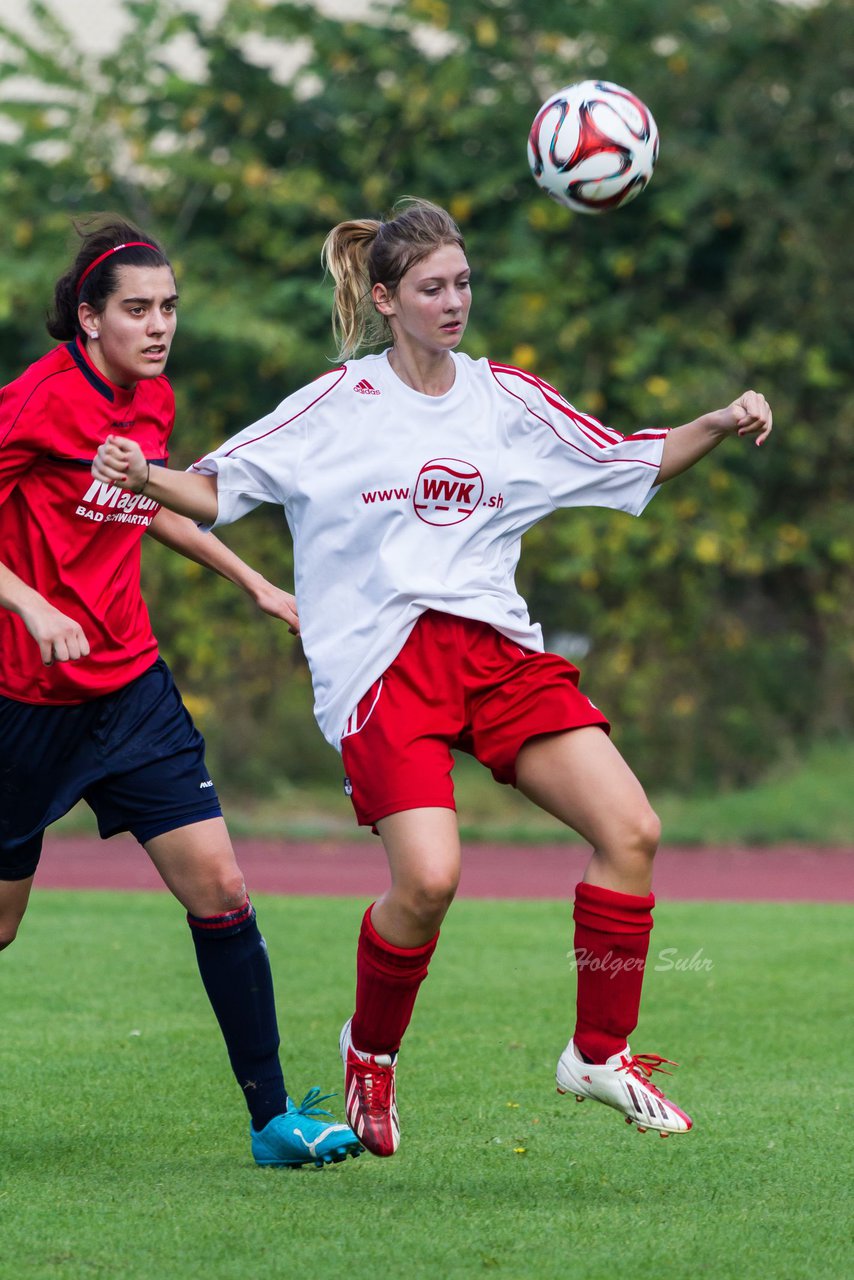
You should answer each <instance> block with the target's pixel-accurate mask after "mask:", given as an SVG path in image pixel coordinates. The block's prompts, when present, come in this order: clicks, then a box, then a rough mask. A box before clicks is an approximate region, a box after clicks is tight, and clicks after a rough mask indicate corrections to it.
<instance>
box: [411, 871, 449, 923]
mask: <svg viewBox="0 0 854 1280" xmlns="http://www.w3.org/2000/svg"><path fill="white" fill-rule="evenodd" d="M458 883H459V875H458V874H456V873H454V874H450V873H448V874H441V873H437V874H436V875H434V876H430V877H429V878H424V879H420V880H418V881H417V882H416V883H414V884H409V885H407V886H406V887H405V889H404V890H403V891H402V892H399V893H398V897H399V900H400V905H401V906H402V907H403V909H404V910H405V911H406V913H407V914H408V915H409V916H410V918H411V919H412V921H413V923H416V924H418V925H419V926H420V927H422V928H425V929H430V930H432V931H434V932H435V930H436V929H438V928H439V925H440V924H441V923H442V921H443V920H444V918H445V916H446V915H447V912H448V908H449V907H450V905H451V903H452V902H453V900H454V895H455V894H456V892H457V885H458Z"/></svg>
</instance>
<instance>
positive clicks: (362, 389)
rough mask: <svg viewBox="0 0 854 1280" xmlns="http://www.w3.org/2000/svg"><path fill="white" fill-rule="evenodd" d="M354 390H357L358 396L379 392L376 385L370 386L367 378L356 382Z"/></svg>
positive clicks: (372, 394)
mask: <svg viewBox="0 0 854 1280" xmlns="http://www.w3.org/2000/svg"><path fill="white" fill-rule="evenodd" d="M353 390H354V391H358V393H359V395H360V396H378V395H380V394H381V392H379V391H377V389H376V387H372V386H371V384H370V382H368V379H367V378H363V379H362V381H361V382H357V383H356V385H355V387H354V388H353Z"/></svg>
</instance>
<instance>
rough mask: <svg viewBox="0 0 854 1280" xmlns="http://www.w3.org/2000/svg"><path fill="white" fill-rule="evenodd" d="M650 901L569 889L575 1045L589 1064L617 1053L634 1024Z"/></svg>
mask: <svg viewBox="0 0 854 1280" xmlns="http://www.w3.org/2000/svg"><path fill="white" fill-rule="evenodd" d="M654 906H655V897H654V896H653V894H651V893H650V894H648V895H647V896H646V897H643V898H641V897H637V896H636V895H635V894H631V893H616V892H615V891H614V890H613V889H603V888H601V887H600V886H599V885H594V884H586V883H584V882H582V883H581V884H579V885H576V888H575V911H574V912H573V918H574V920H575V963H576V967H577V974H578V996H577V1005H576V1012H577V1021H576V1024H575V1033H574V1035H573V1040H574V1042H575V1047H576V1048H577V1049H578V1050H579V1052H580V1053H582V1054H584V1056H585V1058H587V1059H588V1060H589V1061H590V1062H599V1063H601V1062H605V1061H606V1059H608V1058H610V1057H611V1055H612V1054H615V1053H620V1052H621V1051H622V1050H623V1049H624V1048H625V1047H626V1041H627V1040H628V1038H629V1036H630V1035H631V1033H632V1032H633V1031H634V1029H635V1027H636V1026H637V1022H638V1011H639V1009H640V999H641V987H642V986H643V971H644V965H645V964H646V955H647V951H648V950H649V935H650V933H651V931H652V908H653V907H654Z"/></svg>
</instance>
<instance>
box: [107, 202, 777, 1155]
mask: <svg viewBox="0 0 854 1280" xmlns="http://www.w3.org/2000/svg"><path fill="white" fill-rule="evenodd" d="M324 257H325V261H326V264H327V266H328V269H329V271H330V273H331V275H332V277H333V279H334V281H335V285H336V292H335V328H336V331H337V334H338V337H339V339H340V347H341V356H342V358H343V359H344V361H345V363H343V364H341V365H340V366H339V367H338V368H335V369H333V370H331V371H330V372H327V373H325V374H323V375H322V376H321V377H320V378H318V380H317V381H316V382H313V383H311V384H310V385H309V386H307V387H304V388H302V389H301V390H299V391H296V392H295V393H294V394H293V395H290V396H288V397H287V399H285V400H284V401H283V402H282V404H280V405H279V406H278V408H277V409H275V410H274V411H273V413H271V414H270V415H269V416H268V417H267V418H264V419H262V420H261V421H260V422H258V423H256V424H254V425H253V426H251V427H249V428H247V429H246V430H245V431H243V432H241V433H240V434H239V435H237V436H235V437H233V438H232V439H231V440H230V441H228V442H227V443H226V444H224V445H223V446H222V447H221V448H219V449H217V450H215V451H214V452H213V453H212V454H210V455H208V456H207V457H206V458H204V459H202V460H201V461H200V462H198V463H197V464H196V465H195V467H194V468H193V473H189V474H187V473H184V474H176V473H173V472H170V471H168V470H166V469H164V468H157V469H156V471H155V470H150V469H149V468H148V467H147V464H146V463H145V461H144V459H143V458H142V456H141V455H140V454H139V452H138V451H137V450H135V449H134V448H133V446H132V444H130V443H129V442H127V441H125V440H122V439H118V438H113V439H111V440H109V441H108V442H107V443H106V444H105V445H104V446H102V447H101V448H100V449H99V451H98V456H97V458H96V460H95V464H94V473H95V475H96V477H98V478H99V479H101V480H103V481H109V482H111V483H116V484H120V485H124V486H125V487H127V488H130V489H132V490H134V491H137V492H144V493H145V495H146V496H150V497H152V498H154V499H156V501H157V502H160V503H162V504H163V505H165V506H170V507H172V508H173V509H175V510H177V511H180V512H182V513H184V514H187V515H190V516H192V517H193V518H194V519H196V520H198V521H199V522H200V523H201V524H204V525H208V526H213V525H215V524H224V523H228V522H229V521H233V520H236V519H238V518H239V517H240V516H242V515H244V514H245V513H246V512H247V511H249V510H251V509H252V508H253V507H254V506H256V505H257V504H258V503H260V502H275V503H279V504H281V505H282V506H283V507H284V510H285V516H286V519H287V522H288V525H289V527H290V530H291V533H292V535H293V538H294V556H295V573H296V588H295V589H296V596H297V601H298V604H299V611H300V619H301V628H302V638H303V643H304V646H305V651H306V655H307V658H308V662H309V665H310V667H311V672H312V678H313V682H314V690H315V698H316V706H315V710H316V714H317V719H318V722H319V724H320V726H321V728H322V729H323V732H324V733H325V735H326V737H327V738H328V739H329V741H330V742H332V743H333V744H335V745H336V746H337V747H339V749H340V750H341V752H342V755H343V759H344V766H345V769H346V773H347V776H348V785H349V788H350V790H351V794H352V799H353V804H354V807H355V809H356V813H357V816H358V820H359V822H360V823H362V824H364V825H369V826H372V827H373V828H374V829H375V830H376V831H378V832H379V834H380V836H381V837H382V841H383V844H384V846H385V850H386V853H387V856H388V861H389V868H390V873H391V884H390V887H389V889H388V890H387V892H386V893H385V894H383V896H382V897H381V898H380V899H379V900H378V901H377V902H375V903H374V904H373V905H372V906H371V907H370V908H369V909H368V911H367V912H366V913H365V916H364V919H363V922H362V929H361V934H360V938H359V947H358V954H357V977H356V1009H355V1013H354V1015H353V1017H352V1019H350V1020H349V1021H348V1022H347V1024H346V1025H345V1027H344V1029H343V1031H342V1033H341V1053H342V1057H343V1059H344V1063H345V1073H346V1102H347V1114H348V1118H349V1120H350V1123H351V1125H352V1126H353V1129H354V1130H355V1131H356V1133H357V1134H358V1135H359V1137H360V1138H361V1140H362V1142H363V1143H364V1145H365V1146H366V1147H367V1148H368V1149H369V1150H370V1151H372V1152H374V1153H375V1154H376V1155H381V1156H388V1155H392V1154H393V1153H394V1151H395V1150H396V1149H397V1146H398V1143H399V1139H400V1127H399V1121H398V1114H397V1106H396V1102H395V1067H396V1062H397V1053H398V1050H399V1048H400V1044H401V1040H402V1038H403V1034H404V1032H405V1030H406V1027H407V1025H408V1023H409V1020H410V1017H411V1014H412V1009H413V1006H414V1003H415V998H416V994H417V991H418V988H419V986H420V984H421V982H422V981H423V979H424V978H425V976H426V974H427V968H428V964H429V961H430V957H431V956H432V954H433V950H434V948H435V946H436V941H437V938H438V930H439V926H440V924H441V922H442V920H443V918H444V916H445V913H446V911H447V910H448V907H449V906H450V903H451V901H452V899H453V897H454V893H455V890H456V887H457V881H458V878H459V872H460V843H459V835H458V828H457V822H456V814H455V812H454V802H453V788H452V783H451V770H452V767H453V758H452V755H451V751H452V749H453V748H458V749H463V750H465V751H468V752H471V753H472V754H473V755H475V756H476V757H477V758H478V759H479V760H480V761H482V762H483V763H484V764H485V765H487V766H488V767H489V768H490V769H491V770H492V772H493V774H494V775H495V777H496V778H497V779H498V780H499V781H501V782H507V783H511V784H513V785H515V786H516V787H518V788H519V789H520V790H521V791H523V792H524V793H525V794H526V795H528V796H529V797H530V798H531V799H532V800H533V801H534V802H535V803H536V804H538V805H540V806H541V807H542V808H544V809H546V810H547V811H548V812H550V813H552V814H554V815H555V816H556V817H557V818H559V819H560V820H562V821H563V822H565V823H566V824H567V825H568V826H570V827H571V828H573V830H575V831H577V832H579V833H580V834H581V835H582V836H583V837H585V839H587V840H588V841H589V842H590V845H591V846H592V855H591V858H590V862H589V864H588V867H587V869H586V871H585V874H584V878H583V880H582V882H581V883H580V884H579V885H578V886H577V888H576V897H575V911H574V919H575V948H576V955H577V958H578V995H577V1017H576V1024H575V1030H574V1033H573V1036H572V1038H571V1039H570V1041H569V1044H568V1045H567V1047H566V1049H565V1050H564V1052H563V1053H562V1055H561V1057H560V1060H559V1062H558V1067H557V1087H558V1090H559V1092H561V1093H567V1092H572V1093H574V1094H575V1095H576V1096H577V1097H578V1098H579V1099H584V1098H594V1099H597V1100H598V1101H601V1102H604V1103H606V1104H608V1105H609V1106H612V1107H615V1108H616V1109H617V1110H618V1111H620V1112H621V1113H622V1114H624V1115H625V1116H626V1118H627V1120H628V1121H630V1122H631V1121H634V1122H635V1123H636V1124H637V1127H638V1129H640V1130H645V1129H657V1130H658V1131H659V1132H661V1133H662V1134H664V1135H666V1134H668V1133H678V1132H685V1131H687V1130H688V1129H690V1127H691V1121H690V1119H689V1117H688V1116H687V1115H685V1113H684V1112H683V1111H681V1110H680V1109H679V1108H678V1107H677V1106H675V1105H674V1103H672V1102H671V1101H670V1100H668V1099H667V1098H665V1097H664V1096H663V1094H662V1093H661V1092H660V1090H659V1089H657V1088H656V1087H655V1085H653V1084H652V1083H651V1082H650V1075H651V1072H652V1071H653V1070H657V1069H660V1068H661V1065H662V1063H665V1062H666V1061H667V1059H664V1058H661V1057H658V1056H657V1055H636V1054H632V1052H631V1051H630V1049H629V1046H628V1036H629V1034H630V1033H631V1032H632V1031H633V1030H634V1028H635V1025H636V1023H637V1017H638V1009H639V1004H640V994H641V983H642V978H643V966H644V961H645V957H646V953H647V949H648V945H649V935H650V930H651V928H652V914H651V913H652V907H653V905H654V898H653V895H652V893H651V891H650V886H651V877H652V862H653V857H654V854H655V851H656V847H657V844H658V839H659V834H660V828H659V822H658V819H657V817H656V815H655V814H654V813H653V811H652V809H651V808H650V806H649V803H648V801H647V799H646V797H645V795H644V793H643V790H642V788H641V786H640V784H639V782H638V781H637V779H636V778H635V777H634V775H633V774H632V772H631V771H630V770H629V768H628V766H627V765H626V764H625V762H624V761H623V759H622V758H621V756H620V755H619V753H618V751H617V750H616V748H615V747H614V745H613V744H612V742H611V740H610V738H609V736H608V732H607V731H608V722H607V720H606V719H605V717H604V716H603V715H602V713H601V712H600V711H599V710H598V709H597V708H596V707H594V706H593V705H592V704H591V703H590V701H589V700H588V699H587V698H586V697H585V696H584V695H583V694H582V693H581V692H580V691H579V689H578V672H577V670H576V669H575V668H574V667H573V666H572V665H571V664H570V663H568V662H565V661H564V660H563V659H562V658H559V657H557V656H555V655H553V654H547V653H544V652H543V642H542V634H541V631H540V628H539V627H538V626H537V625H536V624H533V623H532V622H531V620H530V618H529V617H528V611H527V608H526V605H525V602H524V600H523V599H522V598H521V597H520V596H519V594H518V593H517V591H516V588H515V584H514V571H515V567H516V563H517V561H518V557H519V549H520V539H521V536H522V534H523V533H525V531H526V530H527V529H529V528H530V527H531V526H532V525H533V524H534V523H535V522H536V521H537V520H539V519H541V518H542V517H543V516H544V515H547V514H548V513H549V512H550V511H552V510H554V509H555V508H556V507H561V506H604V507H611V508H614V509H617V510H621V511H626V512H629V513H630V514H634V515H639V514H640V512H641V511H642V510H643V508H644V507H645V506H646V504H647V502H648V501H649V499H650V497H651V496H652V494H653V492H654V491H655V489H656V486H658V485H660V484H661V483H662V481H664V480H668V479H670V478H671V477H672V476H675V475H677V474H678V473H679V472H681V471H684V470H686V469H687V468H688V467H690V466H692V465H693V464H694V463H695V462H696V461H698V460H699V459H700V458H701V457H703V456H704V455H705V454H706V453H708V452H709V451H710V450H711V449H713V448H714V447H715V446H716V445H717V444H719V443H720V442H721V441H722V440H724V439H725V438H726V437H727V436H730V435H742V436H747V435H749V436H753V437H754V438H755V440H756V443H757V444H761V443H762V442H763V441H764V440H765V439H766V438H767V436H768V434H769V432H770V430H771V414H770V411H769V409H768V405H767V403H766V401H765V400H764V398H763V397H762V396H761V395H758V394H757V393H755V392H752V391H748V392H745V393H744V394H743V395H742V396H740V397H739V398H738V399H737V400H735V401H733V403H732V404H730V405H729V406H728V407H727V408H725V409H719V410H716V411H714V412H712V413H708V414H704V415H703V416H702V417H699V418H697V419H696V420H695V421H693V422H690V423H686V424H685V425H684V426H680V427H676V428H675V429H674V430H671V431H664V430H653V431H640V432H637V433H635V434H633V435H629V436H622V435H620V434H619V433H618V432H616V431H613V430H611V429H609V428H607V427H604V426H603V425H602V424H601V423H599V422H597V421H595V419H593V418H590V417H588V416H587V415H585V414H583V413H580V412H578V411H577V410H576V409H574V408H573V407H572V406H571V405H570V404H569V403H568V402H567V401H566V400H565V399H564V398H563V397H562V396H561V395H560V394H559V393H558V392H557V391H555V390H554V388H553V387H551V386H549V385H548V384H547V383H545V382H543V381H542V380H541V379H539V378H536V377H534V376H533V375H532V374H529V373H526V372H523V371H521V370H519V369H514V368H512V367H510V366H508V365H505V364H496V363H494V362H492V361H489V360H477V361H475V360H471V359H469V358H468V357H467V356H464V355H460V354H458V353H457V352H456V350H455V348H456V347H457V346H458V344H459V342H460V339H461V338H462V335H463V332H464V329H465V325H466V321H467V318H468V313H469V307H470V304H471V291H470V286H469V266H468V262H467V260H466V256H465V248H464V244H463V239H462V236H461V234H460V232H459V230H458V228H457V227H456V225H455V224H454V222H453V221H452V219H451V218H450V217H449V216H448V214H446V213H445V212H444V210H442V209H439V208H437V207H436V206H434V205H431V204H429V203H427V202H425V201H407V202H405V204H404V205H403V206H399V207H398V211H397V216H395V217H394V218H392V219H391V220H389V221H385V222H380V221H374V220H363V221H354V222H345V223H342V224H340V225H339V226H337V227H335V228H334V229H333V231H332V232H331V233H330V235H329V237H328V238H327V241H326V245H325V247H324ZM383 334H385V335H386V336H390V337H391V346H390V347H388V349H387V350H385V351H383V352H382V353H381V354H379V355H369V356H364V357H362V358H361V359H353V358H352V357H353V356H354V354H355V353H356V351H358V349H359V348H360V346H362V345H363V343H369V342H372V341H376V340H377V338H380V337H382V335H383Z"/></svg>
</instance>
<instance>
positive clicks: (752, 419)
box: [658, 391, 772, 484]
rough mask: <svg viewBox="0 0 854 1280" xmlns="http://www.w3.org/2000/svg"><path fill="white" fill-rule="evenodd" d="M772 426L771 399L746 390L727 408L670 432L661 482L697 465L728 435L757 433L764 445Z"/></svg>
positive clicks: (665, 445) (757, 438)
mask: <svg viewBox="0 0 854 1280" xmlns="http://www.w3.org/2000/svg"><path fill="white" fill-rule="evenodd" d="M771 427H772V417H771V409H770V407H769V405H768V401H767V400H766V399H765V397H764V396H763V395H760V394H759V392H758V391H745V393H744V395H742V396H739V398H738V399H737V400H733V402H732V404H730V405H728V406H727V407H726V409H717V410H715V411H714V412H713V413H705V414H703V416H702V417H700V418H695V420H694V421H693V422H686V423H685V425H684V426H681V427H674V428H673V430H672V431H669V432H668V433H667V438H666V440H665V442H664V452H663V454H662V457H661V466H660V468H659V471H658V483H659V484H663V483H664V481H665V480H672V479H673V477H674V476H678V475H680V474H681V473H682V472H683V471H687V470H688V468H689V467H693V465H694V463H695V462H699V461H700V459H701V458H704V457H705V456H706V454H707V453H711V451H712V449H714V448H716V447H717V445H719V444H720V443H721V441H722V440H725V439H726V438H727V436H755V438H756V444H757V445H761V444H764V443H765V441H766V440H767V439H768V436H769V435H770V434H771Z"/></svg>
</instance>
